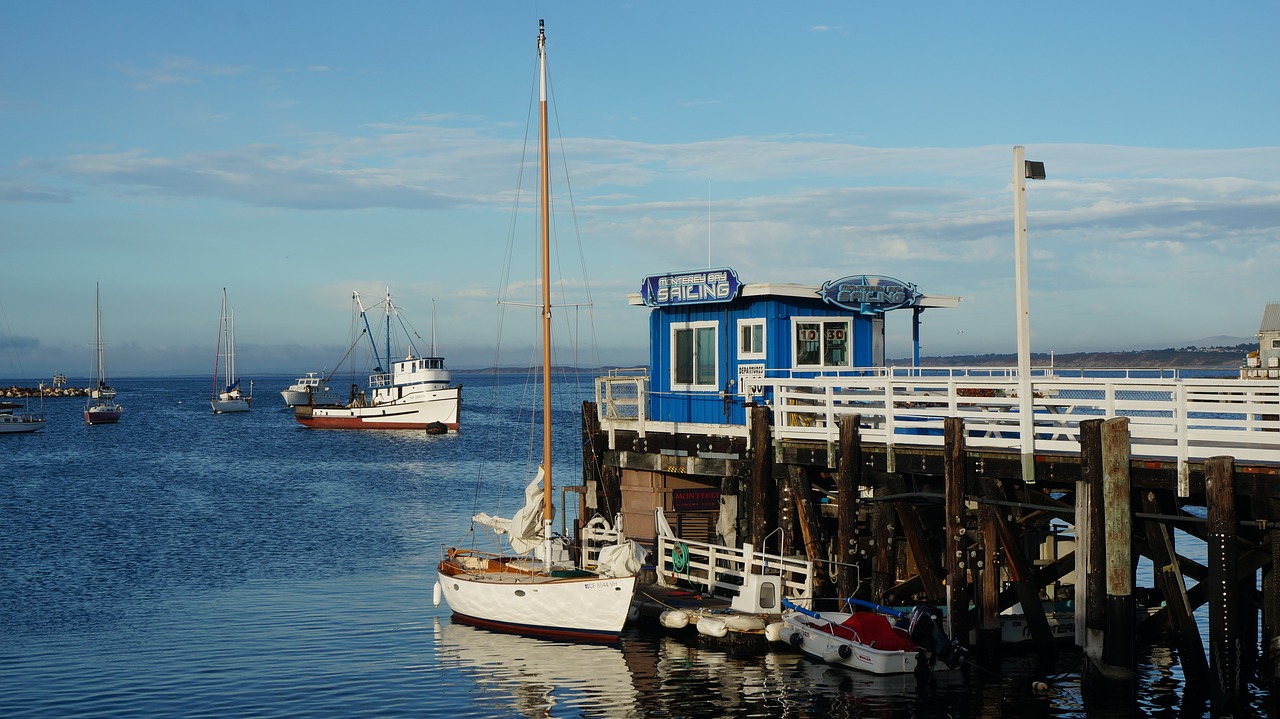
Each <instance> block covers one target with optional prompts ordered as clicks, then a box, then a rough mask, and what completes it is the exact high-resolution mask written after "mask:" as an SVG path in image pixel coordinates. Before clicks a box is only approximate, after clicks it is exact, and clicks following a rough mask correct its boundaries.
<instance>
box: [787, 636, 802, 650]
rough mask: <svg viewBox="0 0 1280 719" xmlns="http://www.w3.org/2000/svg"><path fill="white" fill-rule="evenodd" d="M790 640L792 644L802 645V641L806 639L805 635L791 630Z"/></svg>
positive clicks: (795, 645) (794, 645)
mask: <svg viewBox="0 0 1280 719" xmlns="http://www.w3.org/2000/svg"><path fill="white" fill-rule="evenodd" d="M788 641H790V642H791V646H793V647H798V646H800V643H801V642H803V641H804V635H803V634H801V633H800V632H791V639H789V640H788Z"/></svg>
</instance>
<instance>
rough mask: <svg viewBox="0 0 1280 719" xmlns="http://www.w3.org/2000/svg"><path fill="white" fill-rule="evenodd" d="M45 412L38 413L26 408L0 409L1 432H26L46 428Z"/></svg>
mask: <svg viewBox="0 0 1280 719" xmlns="http://www.w3.org/2000/svg"><path fill="white" fill-rule="evenodd" d="M44 425H45V419H44V414H43V413H41V414H36V413H34V412H29V411H27V410H25V409H23V410H22V411H18V410H17V409H15V408H5V409H0V434H26V433H28V432H39V431H40V430H42V429H44Z"/></svg>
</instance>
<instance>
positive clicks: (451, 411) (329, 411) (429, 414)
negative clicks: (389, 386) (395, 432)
mask: <svg viewBox="0 0 1280 719" xmlns="http://www.w3.org/2000/svg"><path fill="white" fill-rule="evenodd" d="M461 402H462V388H460V387H446V388H443V389H435V390H426V391H421V392H413V393H410V394H408V395H406V396H405V397H404V398H403V399H399V400H396V401H393V402H387V403H385V404H373V405H370V406H347V407H320V406H316V407H312V406H309V405H305V404H304V405H298V406H296V407H294V418H295V419H296V420H297V421H298V423H299V424H301V425H303V426H304V427H312V428H316V429H426V428H427V427H428V425H433V424H443V425H445V426H446V427H448V428H449V429H450V430H455V431H456V430H457V429H458V407H459V405H460V404H461Z"/></svg>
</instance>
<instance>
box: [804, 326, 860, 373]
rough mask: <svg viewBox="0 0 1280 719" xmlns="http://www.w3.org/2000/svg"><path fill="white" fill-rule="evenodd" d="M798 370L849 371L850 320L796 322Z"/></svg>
mask: <svg viewBox="0 0 1280 719" xmlns="http://www.w3.org/2000/svg"><path fill="white" fill-rule="evenodd" d="M795 328H796V346H795V361H794V363H793V366H795V367H823V368H827V367H848V366H849V362H850V356H851V355H850V352H849V336H850V331H849V330H850V328H849V320H811V319H807V318H806V319H804V320H796V322H795Z"/></svg>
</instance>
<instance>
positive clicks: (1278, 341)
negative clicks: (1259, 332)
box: [1271, 337, 1280, 350]
mask: <svg viewBox="0 0 1280 719" xmlns="http://www.w3.org/2000/svg"><path fill="white" fill-rule="evenodd" d="M1271 349H1273V350H1280V337H1274V338H1272V340H1271Z"/></svg>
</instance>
